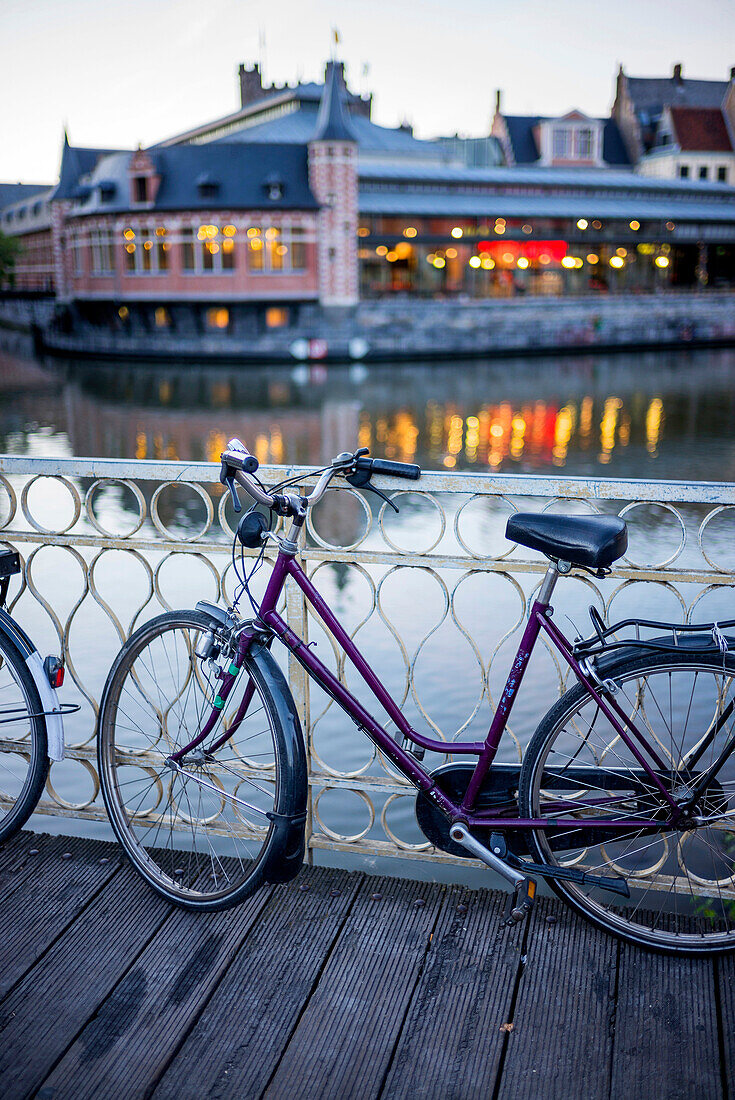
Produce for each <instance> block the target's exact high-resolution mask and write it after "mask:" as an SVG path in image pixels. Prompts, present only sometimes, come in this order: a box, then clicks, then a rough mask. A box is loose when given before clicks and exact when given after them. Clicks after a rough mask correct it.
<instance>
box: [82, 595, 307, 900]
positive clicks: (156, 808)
mask: <svg viewBox="0 0 735 1100" xmlns="http://www.w3.org/2000/svg"><path fill="white" fill-rule="evenodd" d="M217 625H218V624H217V623H216V622H214V621H213V620H212V619H211V618H210V617H209V616H208V615H206V614H204V613H202V612H199V611H173V612H168V613H166V614H164V615H160V616H158V617H157V618H155V619H153V620H151V621H150V622H148V623H146V624H145V625H144V626H142V627H141V628H140V629H139V630H137V631H136V632H135V634H133V635H132V636H131V638H130V639H129V640H128V641H127V642H126V644H125V645H124V646H123V648H122V649H121V651H120V653H119V654H118V656H117V658H116V660H115V662H114V664H113V666H112V668H111V670H110V674H109V676H108V680H107V684H106V686H105V689H104V694H103V702H102V706H101V711H100V722H99V738H98V762H99V774H100V782H101V786H102V794H103V797H104V801H105V806H106V808H107V812H108V815H109V817H110V821H111V824H112V827H113V829H114V831H115V834H116V836H117V838H118V840H119V842H120V844H121V845H122V847H123V849H124V851H125V853H126V855H127V857H128V858H129V859H130V861H131V862H132V864H133V866H134V867H135V869H136V870H137V871H138V872H139V873H140V874H141V875H142V876H143V878H144V879H145V880H146V881H147V882H148V883H149V885H150V886H152V887H153V889H154V890H156V891H157V892H158V893H159V894H161V895H162V896H163V897H165V898H167V899H168V900H169V901H171V902H173V903H174V904H175V905H178V906H180V907H182V908H185V909H190V910H198V911H211V910H220V909H226V908H229V907H230V906H232V905H236V904H238V903H239V902H241V901H244V900H245V899H246V898H247V897H249V896H250V895H251V894H252V893H253V892H254V891H255V890H256V889H258V888H259V887H260V886H261V885H263V884H264V883H265V882H266V881H268V882H274V881H286V880H287V879H288V878H290V877H293V874H295V873H297V872H298V869H299V867H300V865H301V860H302V858H303V835H304V825H303V817H305V813H303V811H304V810H305V805H306V764H305V756H304V754H303V752H301V751H300V750H299V746H300V745H302V744H303V742H302V741H301V731H300V727H299V726H298V717H297V715H296V711H295V708H294V706H293V700H292V699H291V696H290V692H289V691H288V687H287V685H286V681H285V679H284V677H283V675H282V673H281V672H280V670H279V669H278V666H277V665H276V663H275V661H274V659H273V657H272V656H271V654H270V653H268V652H267V651H266V650H265V649H261V650H260V651H259V653H258V655H257V656H255V657H251V656H249V657H248V658H246V662H245V665H244V667H243V670H242V671H241V672H240V675H239V678H238V680H237V681H236V684H235V688H234V690H233V692H232V694H231V695H230V698H229V699H228V701H227V704H226V705H225V706H224V708H223V711H222V714H221V716H220V721H219V723H218V725H217V726H216V727H215V730H214V732H213V733H212V734H211V735H210V737H209V738H208V739H207V740H206V742H205V743H203V745H202V746H201V750H200V751H199V752H196V751H195V752H193V753H191V754H189V756H188V757H185V758H184V759H183V761H182V771H181V772H178V771H172V770H171V767H170V765H169V764H167V763H166V759H167V758H168V757H169V756H170V754H171V753H172V752H175V751H176V750H177V749H178V748H181V747H183V746H184V745H185V744H188V743H189V742H190V741H191V740H192V739H193V737H194V736H195V734H196V733H197V732H198V727H199V726H200V725H201V722H202V720H203V719H205V718H206V716H207V715H208V714H209V713H210V712H211V708H212V704H213V701H214V698H215V696H216V694H217V690H216V686H217V685H218V684H219V682H220V681H219V680H218V679H216V678H215V677H214V675H213V669H212V667H211V666H209V665H208V664H207V662H206V661H203V660H202V659H201V658H200V657H198V656H197V654H196V649H197V645H198V643H199V641H200V639H201V638H202V636H203V635H205V634H206V633H207V632H208V631H210V630H212V629H213V627H214V628H216V627H217ZM223 661H224V667H227V666H228V665H229V663H230V658H229V657H228V658H227V659H226V660H224V658H223ZM249 680H252V682H253V685H254V696H253V701H252V703H251V704H250V706H249V708H248V711H247V715H246V717H245V719H244V721H243V723H242V725H241V726H240V727H239V729H238V730H237V732H236V733H235V734H234V735H233V736H232V738H231V739H230V740H227V741H226V742H225V743H224V745H223V746H222V747H221V749H220V750H218V752H217V754H216V755H214V754H211V753H209V755H208V752H209V748H210V747H211V746H213V745H216V742H217V739H218V738H219V737H221V735H222V730H223V729H224V726H223V723H231V721H232V718H233V717H234V715H235V713H236V709H237V706H238V704H239V701H240V699H241V698H242V693H243V691H244V688H245V685H246V684H247V683H248V682H249ZM256 704H257V705H256ZM289 724H290V729H289V728H288V727H289ZM261 726H263V728H262V729H260V728H259V727H261ZM242 746H246V749H247V751H246V752H245V751H243V749H242ZM269 814H270V815H273V816H272V817H268V816H267V815H269ZM299 817H301V821H300V824H299ZM289 823H290V827H289Z"/></svg>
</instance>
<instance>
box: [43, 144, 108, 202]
mask: <svg viewBox="0 0 735 1100" xmlns="http://www.w3.org/2000/svg"><path fill="white" fill-rule="evenodd" d="M119 152H120V150H119V149H85V148H81V147H78V146H75V145H70V144H69V139H68V138H67V137H66V136H65V137H64V148H63V151H62V154H61V168H60V170H59V182H58V184H57V185H56V189H55V190H54V193H53V195H52V198H53V199H75V198H78V197H79V194H78V192H79V181H80V179H81V177H82V176H86V175H89V173H90V172H92V171H93V169H94V168H95V167H96V165H97V164H98V162H99V161H100V160H101V159H102V158H103V157H107V156H110V154H111V153H119Z"/></svg>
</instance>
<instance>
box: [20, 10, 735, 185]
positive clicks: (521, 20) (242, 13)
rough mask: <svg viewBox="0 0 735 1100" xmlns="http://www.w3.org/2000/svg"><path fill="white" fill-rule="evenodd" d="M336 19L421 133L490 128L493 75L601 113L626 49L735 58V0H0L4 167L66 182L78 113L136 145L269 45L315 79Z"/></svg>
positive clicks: (522, 107)
mask: <svg viewBox="0 0 735 1100" xmlns="http://www.w3.org/2000/svg"><path fill="white" fill-rule="evenodd" d="M332 27H337V28H338V30H339V34H340V39H341V41H340V45H339V46H337V47H336V50H337V55H338V56H339V57H340V58H341V59H342V60H344V61H345V63H346V66H347V77H348V81H349V83H350V85H351V87H353V88H354V89H355V90H356V91H365V90H367V89H370V90H372V91H373V93H374V100H373V104H374V110H373V118H374V120H375V121H376V122H378V123H380V124H382V125H386V126H395V125H397V124H398V123H399V122H401V121H402V120H403V119H408V120H409V121H411V122H413V124H414V126H415V128H416V133H417V134H418V135H419V136H420V137H432V136H435V135H437V134H449V133H455V132H457V131H459V132H460V133H462V134H466V135H473V136H475V135H481V134H486V133H487V132H488V127H489V122H490V118H491V117H492V111H493V104H494V94H495V92H494V90H495V88H501V89H502V90H503V105H504V109H505V110H506V111H508V112H509V113H511V114H513V113H515V114H554V113H561V112H563V111H566V110H568V109H570V108H572V107H578V108H580V109H581V110H583V111H585V112H586V113H588V114H591V115H604V114H607V113H608V112H609V109H610V105H611V103H612V100H613V96H614V84H615V74H616V72H617V68H618V64H619V63H620V62H622V63H623V66H624V68H625V70H626V71H627V72H628V73H630V74H631V75H634V76H664V75H667V74H669V73H670V71H671V67H672V65H673V63H674V62H677V61H681V62H682V63H683V65H684V75H685V76H690V77H699V78H704V79H714V80H726V79H727V78H728V77H729V72H730V67H731V66H733V65H735V2H734V0H696V2H694V0H614V2H609V3H605V4H602V3H599V2H598V3H594V2H592V0H451V2H447V0H444V2H442V3H440V2H439V0H414V2H413V3H410V2H408V0H109V2H108V3H105V2H104V0H0V43H1V44H2V63H1V64H0V104H2V113H1V114H0V181H3V182H16V181H18V180H22V181H25V182H34V183H35V182H47V181H48V182H51V181H54V180H55V179H56V177H57V174H58V162H59V153H60V148H61V141H62V134H63V129H64V126H65V125H66V126H67V127H68V130H69V135H70V139H71V141H72V144H76V145H90V146H97V147H110V148H114V147H117V148H133V147H135V146H136V145H137V144H138V143H142V144H143V145H146V144H151V143H153V142H155V141H158V140H161V139H162V138H165V137H167V136H170V135H172V134H175V133H177V132H179V131H181V130H185V129H188V128H190V127H192V126H195V125H197V124H198V123H201V122H206V121H209V120H211V119H214V118H217V117H219V116H221V115H225V114H228V113H230V112H232V111H234V110H236V109H237V108H238V107H239V92H238V87H237V67H238V64H239V63H240V62H241V61H243V62H246V63H250V62H252V61H254V60H256V59H257V58H258V56H259V54H260V55H261V57H262V60H263V63H264V70H265V77H266V79H268V80H269V81H277V82H279V83H281V82H283V81H286V80H288V81H290V82H293V81H294V80H296V79H297V78H298V77H300V78H301V79H302V80H319V79H321V77H322V74H323V68H324V62H325V60H326V58H327V57H328V56H329V54H330V51H331V49H332V44H331V43H332V34H331V28H332ZM261 39H263V40H264V42H265V48H264V50H261V47H260V45H259V43H260V41H261ZM365 65H369V72H368V75H367V76H365V75H364V67H365Z"/></svg>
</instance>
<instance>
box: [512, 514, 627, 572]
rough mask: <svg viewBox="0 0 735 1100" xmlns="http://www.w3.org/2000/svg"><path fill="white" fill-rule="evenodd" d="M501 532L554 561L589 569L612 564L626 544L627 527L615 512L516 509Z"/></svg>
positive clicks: (513, 540)
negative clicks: (592, 513) (577, 513)
mask: <svg viewBox="0 0 735 1100" xmlns="http://www.w3.org/2000/svg"><path fill="white" fill-rule="evenodd" d="M505 535H506V538H509V539H511V541H512V542H519V543H520V544H521V546H528V547H530V549H531V550H540V551H541V553H542V554H547V555H548V556H549V557H550V558H555V559H556V560H557V561H568V562H571V563H572V565H585V566H587V567H588V568H592V569H600V568H602V567H604V566H606V565H610V564H612V562H614V561H617V560H618V558H620V557H622V556H623V554H624V553H625V551H626V550H627V548H628V528H627V527H626V525H625V520H622V519H620V518H619V517H618V516H557V515H550V514H547V513H545V512H541V513H539V512H516V513H515V515H513V516H511V517H510V519H509V520H508V524H507V526H506V528H505Z"/></svg>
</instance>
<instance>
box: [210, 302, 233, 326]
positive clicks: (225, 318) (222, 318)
mask: <svg viewBox="0 0 735 1100" xmlns="http://www.w3.org/2000/svg"><path fill="white" fill-rule="evenodd" d="M206 316H207V327H208V328H218V329H225V328H227V327H228V326H229V324H230V311H229V309H225V308H224V306H213V307H212V308H211V309H208V310H207V315H206Z"/></svg>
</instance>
